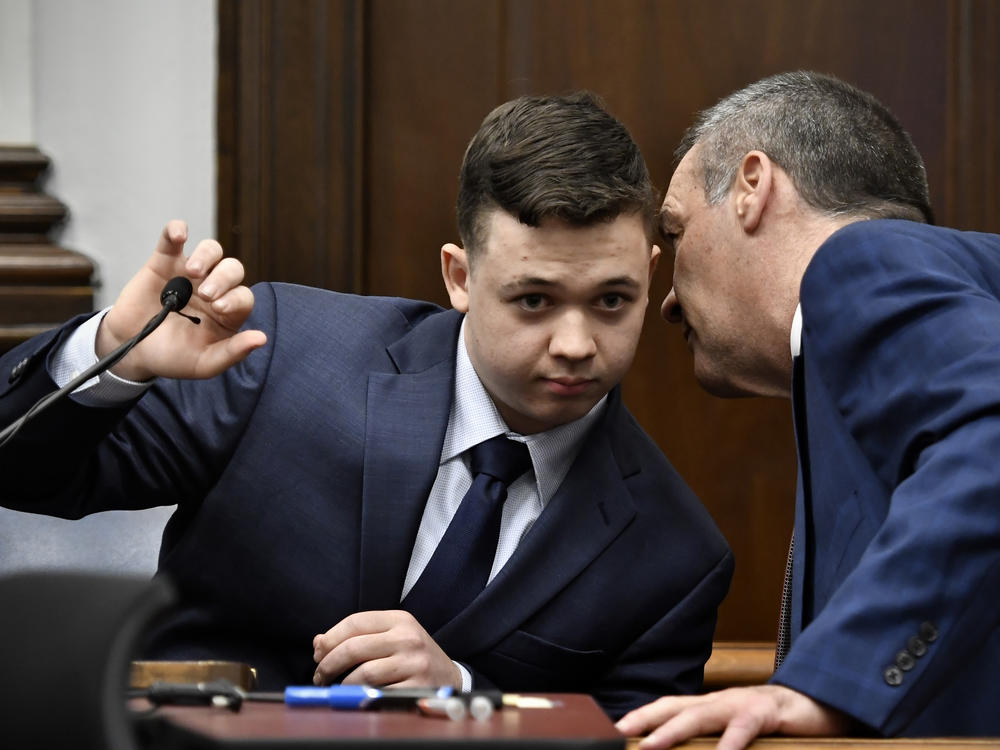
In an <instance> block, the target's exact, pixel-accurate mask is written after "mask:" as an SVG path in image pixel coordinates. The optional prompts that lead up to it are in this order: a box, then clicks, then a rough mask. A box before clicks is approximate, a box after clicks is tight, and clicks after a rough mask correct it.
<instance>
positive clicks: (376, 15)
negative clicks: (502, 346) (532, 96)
mask: <svg viewBox="0 0 1000 750" xmlns="http://www.w3.org/2000/svg"><path fill="white" fill-rule="evenodd" d="M499 7H500V6H499V3H496V2H489V1H487V2H472V3H463V2H454V0H422V2H418V3H414V2H411V1H409V0H375V1H374V2H370V3H369V4H368V8H369V13H370V16H369V27H368V29H367V34H368V39H369V52H370V56H369V59H368V67H367V74H368V79H367V80H368V99H367V106H368V121H367V135H368V141H367V143H368V150H367V154H366V156H367V176H368V182H367V184H366V186H365V197H366V200H367V204H366V224H365V226H366V229H367V239H368V243H367V246H366V248H365V258H366V260H367V264H368V265H367V273H366V281H367V283H366V286H365V291H366V292H368V293H371V294H390V295H401V296H405V297H416V298H418V299H429V300H434V301H436V302H439V303H441V304H447V301H448V298H447V295H446V294H445V292H444V285H443V282H442V281H441V273H440V261H439V257H440V249H441V245H442V244H443V243H445V242H456V243H457V242H458V230H457V229H456V225H455V208H454V206H455V199H456V196H457V194H458V170H459V167H460V166H461V163H462V155H463V154H464V153H465V147H466V145H467V144H468V142H469V139H471V138H472V135H473V134H474V133H475V131H476V129H477V128H478V127H479V123H480V122H481V121H482V119H483V117H484V116H485V115H486V113H487V112H489V111H490V110H491V109H492V108H493V107H494V106H495V105H496V104H498V103H499V102H500V101H503V94H502V91H501V88H500V86H499V77H498V63H499V54H498V53H499V38H498V34H497V30H498V28H499V26H500V17H499Z"/></svg>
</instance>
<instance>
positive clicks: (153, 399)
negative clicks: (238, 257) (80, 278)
mask: <svg viewBox="0 0 1000 750" xmlns="http://www.w3.org/2000/svg"><path fill="white" fill-rule="evenodd" d="M254 291H255V295H256V303H255V311H254V317H253V318H252V319H251V321H250V322H248V325H253V326H264V327H265V329H266V330H270V325H271V323H270V321H271V320H273V310H274V298H273V295H272V294H270V291H269V288H268V287H264V286H258V287H255V290H254ZM80 322H81V321H80V320H75V321H71V322H70V323H69V324H67V325H66V326H65V327H63V328H62V329H59V330H57V331H54V332H50V333H47V334H43V335H42V336H40V337H37V338H35V339H32V340H30V341H28V342H25V343H24V344H22V345H21V346H19V347H17V348H16V349H14V350H13V351H11V352H9V353H8V354H7V355H5V356H4V357H3V358H2V359H0V373H4V377H3V378H2V380H0V423H3V424H7V423H9V422H10V421H12V420H14V419H15V418H17V417H18V416H19V415H20V414H23V413H24V412H25V411H26V410H27V409H28V408H29V407H30V406H31V405H32V404H33V403H34V402H35V401H36V400H37V399H38V398H40V397H41V396H43V395H45V394H46V393H49V392H51V391H54V390H55V389H56V386H55V383H53V382H52V379H51V378H50V377H49V375H48V372H47V369H46V360H47V358H48V357H49V356H50V355H51V353H52V351H53V350H54V349H55V348H57V347H58V346H59V345H60V344H61V343H62V341H64V340H65V338H66V337H67V335H68V334H69V333H70V332H71V331H72V330H73V329H74V328H75V327H76V325H78V324H79V323H80ZM271 351H272V342H270V341H269V343H268V345H267V346H266V347H265V348H264V349H263V350H260V351H258V352H254V353H253V354H251V355H250V357H248V359H247V360H246V361H244V362H243V363H241V364H240V365H237V366H235V367H233V368H230V369H229V370H228V371H227V372H226V373H223V374H222V375H220V376H218V377H216V378H212V379H210V380H198V381H178V380H168V379H161V380H159V381H157V382H156V383H154V385H153V386H152V387H151V388H150V389H149V390H148V391H146V393H145V394H144V395H143V396H142V397H141V398H139V399H137V400H136V401H134V402H130V403H127V404H124V405H122V406H120V407H119V406H115V407H108V408H103V407H92V406H84V405H82V404H79V403H76V402H75V401H73V400H72V398H66V399H63V400H62V401H60V402H58V403H57V404H55V405H54V406H53V407H51V408H50V409H48V410H47V411H45V412H44V413H42V414H41V415H40V416H39V417H38V418H37V419H35V420H32V421H31V422H29V423H28V424H27V425H26V426H25V427H24V428H23V429H22V430H21V431H20V432H19V433H18V435H17V436H16V437H15V438H14V439H13V440H12V441H11V442H10V443H8V444H7V445H6V446H4V447H3V448H0V475H2V476H3V477H4V493H3V501H2V502H3V505H4V506H6V507H9V508H13V509H16V510H23V511H30V512H35V513H45V514H48V515H54V516H60V517H63V518H80V517H82V516H84V515H87V514H89V513H93V512H96V511H103V510H112V509H123V510H124V509H137V508H148V507H153V506H157V505H172V504H175V503H184V502H188V501H191V500H193V499H195V498H199V497H202V496H203V495H204V491H205V489H206V488H207V487H208V486H210V484H211V483H212V482H214V480H215V479H216V478H217V477H218V474H219V473H220V472H221V471H222V469H223V467H224V466H225V462H226V460H227V459H228V456H229V455H230V454H231V452H232V450H233V447H234V445H235V442H236V441H237V440H238V439H239V435H240V433H241V430H242V428H243V426H244V425H245V423H246V419H247V418H248V415H249V413H250V411H251V410H252V408H253V405H254V403H255V399H256V397H257V393H258V392H259V387H260V382H261V380H262V377H263V375H264V373H266V370H267V367H268V362H269V357H270V352H271Z"/></svg>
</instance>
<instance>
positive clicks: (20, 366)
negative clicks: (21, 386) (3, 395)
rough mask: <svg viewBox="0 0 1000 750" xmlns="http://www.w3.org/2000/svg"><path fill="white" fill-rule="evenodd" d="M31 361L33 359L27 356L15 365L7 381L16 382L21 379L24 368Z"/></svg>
mask: <svg viewBox="0 0 1000 750" xmlns="http://www.w3.org/2000/svg"><path fill="white" fill-rule="evenodd" d="M30 361H31V359H30V358H29V357H25V358H24V359H22V360H21V361H20V362H18V363H17V364H16V365H14V369H13V370H11V371H10V378H8V380H7V382H8V383H14V382H16V381H17V380H18V379H20V377H21V376H22V375H23V374H24V368H26V367H27V366H28V362H30Z"/></svg>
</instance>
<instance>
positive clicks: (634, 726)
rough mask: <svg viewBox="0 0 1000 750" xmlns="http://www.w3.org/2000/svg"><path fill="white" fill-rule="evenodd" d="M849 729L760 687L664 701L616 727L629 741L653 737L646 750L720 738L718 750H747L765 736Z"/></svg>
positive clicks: (808, 701)
mask: <svg viewBox="0 0 1000 750" xmlns="http://www.w3.org/2000/svg"><path fill="white" fill-rule="evenodd" d="M850 724H851V722H850V719H848V718H847V717H846V716H845V715H844V714H842V713H840V712H839V711H836V710H834V709H832V708H829V707H828V706H824V705H823V704H821V703H818V702H816V701H814V700H813V699H812V698H810V697H809V696H807V695H803V694H802V693H799V692H797V691H795V690H792V689H790V688H786V687H783V686H782V685H755V686H753V687H744V688H730V689H729V690H721V691H719V692H716V693H707V694H706V695H689V696H676V697H674V696H671V697H666V698H660V699H659V700H656V701H653V702H652V703H648V704H646V705H645V706H642V707H640V708H637V709H635V710H634V711H630V712H629V713H627V714H625V716H623V717H622V718H621V719H620V720H619V721H618V723H617V724H616V725H615V726H616V727H617V728H618V731H620V732H621V733H622V734H625V735H626V736H629V737H632V736H637V735H640V734H645V733H646V732H650V735H649V736H648V737H646V738H644V739H643V740H642V741H641V742H640V743H639V747H640V748H641V750H660V749H662V748H668V747H673V746H674V745H676V744H678V743H681V742H684V741H685V740H688V739H690V738H692V737H698V736H701V735H707V734H718V733H720V732H721V733H722V736H721V737H720V738H719V744H718V745H717V748H718V750H743V748H745V747H746V746H747V745H749V744H750V743H751V742H753V740H754V738H755V737H758V736H760V735H765V734H785V735H792V736H798V737H820V736H825V737H832V736H836V735H839V734H843V733H845V732H846V731H847V729H848V728H849V727H850Z"/></svg>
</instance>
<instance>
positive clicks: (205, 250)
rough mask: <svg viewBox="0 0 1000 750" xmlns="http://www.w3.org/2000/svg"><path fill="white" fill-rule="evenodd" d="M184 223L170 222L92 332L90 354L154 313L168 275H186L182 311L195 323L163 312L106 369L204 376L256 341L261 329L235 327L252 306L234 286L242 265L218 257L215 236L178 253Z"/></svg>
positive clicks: (147, 375) (102, 351) (127, 374)
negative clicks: (148, 330)
mask: <svg viewBox="0 0 1000 750" xmlns="http://www.w3.org/2000/svg"><path fill="white" fill-rule="evenodd" d="M186 241H187V225H186V224H185V223H184V222H183V221H171V222H170V223H168V224H167V225H166V226H165V227H164V228H163V232H162V234H161V235H160V238H159V240H158V242H157V243H156V250H155V251H154V252H153V255H152V256H151V257H150V259H149V260H148V261H147V262H146V265H145V266H143V268H142V269H141V270H140V271H139V272H138V273H137V274H136V275H135V276H133V277H132V279H131V280H130V281H129V282H128V284H126V285H125V288H124V289H122V292H121V294H120V295H119V296H118V299H117V301H116V302H115V304H114V305H113V306H112V308H111V310H110V311H108V314H107V315H106V316H105V317H104V320H103V321H102V322H101V325H100V328H99V329H98V333H97V356H98V357H103V356H105V355H106V354H108V353H109V352H111V351H113V350H114V349H115V348H117V347H118V346H119V345H120V344H121V343H122V342H124V341H126V340H128V339H129V338H131V337H132V336H134V335H135V334H136V333H138V332H139V330H140V329H141V328H142V327H143V326H144V325H145V324H146V322H147V321H148V320H149V319H150V318H152V317H153V316H154V315H155V314H156V313H157V312H158V311H159V310H160V307H161V305H160V292H161V291H162V290H163V286H164V285H165V284H166V283H167V282H168V281H170V279H172V278H174V277H175V276H185V277H187V278H188V279H190V280H191V283H192V286H193V287H194V293H193V294H192V296H191V300H190V301H189V302H188V305H187V307H185V308H184V311H185V312H186V313H189V314H191V315H195V316H197V317H199V318H201V324H200V325H195V324H194V323H192V322H191V321H189V320H186V319H185V318H183V317H181V316H180V315H168V316H167V318H166V319H165V320H164V321H163V323H162V324H161V325H160V327H159V328H157V329H156V330H155V331H154V332H153V333H152V334H150V335H149V336H148V337H147V338H146V339H145V340H143V341H142V342H141V343H140V344H139V345H138V346H136V347H135V349H133V350H132V351H131V352H129V354H128V355H127V356H126V357H125V358H124V359H122V360H121V361H120V362H119V363H118V364H116V365H115V366H114V367H113V368H112V372H114V373H115V374H116V375H118V376H119V377H121V378H125V379H126V380H133V381H145V380H150V379H151V378H153V377H156V376H162V377H170V378H210V377H213V376H215V375H218V374H219V373H221V372H222V371H224V370H225V369H227V368H229V367H231V366H232V365H234V364H236V363H237V362H240V361H242V360H243V359H244V358H245V357H246V356H247V355H248V354H250V352H252V351H253V350H254V349H257V348H259V347H261V346H263V345H264V344H265V343H266V342H267V337H266V336H265V335H264V333H263V332H262V331H253V330H250V331H240V330H239V328H240V326H242V325H243V324H244V323H245V322H246V320H247V318H248V317H249V316H250V313H251V311H252V310H253V302H254V300H253V293H252V292H251V291H250V289H249V288H247V287H246V286H243V285H242V282H243V264H241V263H240V262H239V261H238V260H236V259H235V258H225V257H223V252H222V247H221V245H219V243H218V242H216V241H215V240H203V241H202V242H199V243H198V246H197V247H196V248H195V249H194V252H192V253H191V255H190V256H189V257H187V258H185V257H184V243H185V242H186Z"/></svg>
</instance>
